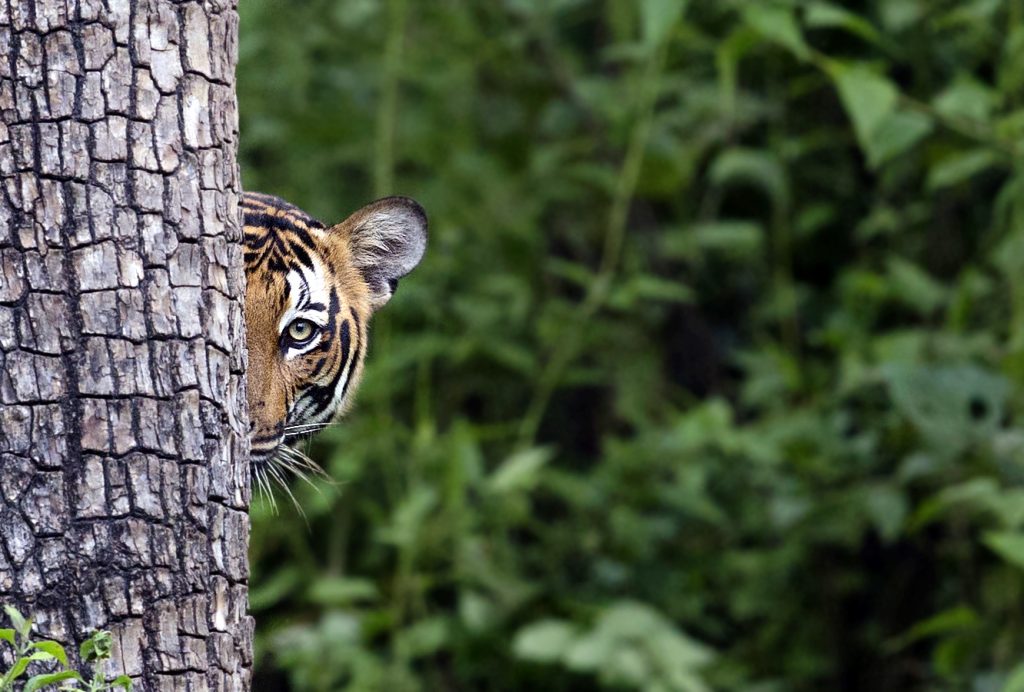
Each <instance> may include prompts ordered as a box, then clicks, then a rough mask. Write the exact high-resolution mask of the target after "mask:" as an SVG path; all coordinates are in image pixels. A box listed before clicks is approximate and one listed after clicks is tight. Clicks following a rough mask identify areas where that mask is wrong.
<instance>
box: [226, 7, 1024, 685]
mask: <svg viewBox="0 0 1024 692" xmlns="http://www.w3.org/2000/svg"><path fill="white" fill-rule="evenodd" d="M240 9H241V12H242V26H241V35H242V42H241V46H240V55H241V61H240V67H239V94H240V104H241V115H242V120H241V145H242V170H243V176H244V180H245V186H246V187H247V188H248V189H254V190H257V189H258V190H263V191H266V192H272V193H276V194H280V195H282V196H284V197H286V198H288V199H290V200H292V201H294V202H296V203H298V204H300V205H302V206H303V207H305V208H306V209H307V210H309V211H310V212H311V213H314V214H316V215H318V216H321V217H323V218H325V219H326V220H338V219H340V218H341V217H342V216H343V215H344V214H346V213H348V212H349V211H351V210H353V209H355V208H357V207H359V206H360V205H362V204H364V203H366V202H367V201H368V200H370V199H371V198H372V197H374V196H379V195H384V194H408V195H411V196H414V197H416V198H417V199H419V200H420V201H421V202H422V203H423V205H424V206H425V207H426V208H427V210H428V211H429V213H430V217H431V244H430V248H429V250H428V253H427V257H426V259H425V261H424V263H423V265H422V266H421V267H420V268H419V269H417V270H416V272H415V273H414V274H413V275H412V276H411V277H409V278H408V279H406V280H404V281H403V282H402V285H401V287H400V288H399V290H398V292H397V294H396V296H395V298H394V300H393V301H392V304H391V305H389V306H388V307H387V308H386V309H385V310H384V311H382V312H381V313H380V315H379V316H377V317H376V318H375V323H374V328H373V344H372V349H371V352H370V354H369V360H368V372H367V376H366V380H365V383H364V386H363V388H362V391H361V393H360V397H359V405H358V406H357V407H356V410H355V411H354V412H353V413H352V414H351V415H350V416H349V418H348V419H347V420H346V421H345V422H344V423H343V424H342V425H341V426H339V427H337V428H334V429H331V430H328V431H327V432H325V433H323V434H321V435H320V437H318V438H317V439H316V440H315V441H314V442H313V443H312V444H311V446H310V447H309V451H310V453H311V454H312V455H313V456H314V457H315V458H317V459H318V460H319V461H320V462H321V463H322V464H323V465H324V467H325V468H326V469H327V470H328V472H329V473H330V474H331V476H332V477H333V478H334V479H336V480H337V481H338V483H337V485H336V486H329V485H322V486H320V487H317V488H316V489H313V488H308V487H297V488H296V493H297V496H298V498H299V501H300V502H301V504H302V505H303V507H304V509H305V513H306V519H303V518H302V517H299V516H297V515H294V514H292V513H288V512H282V514H274V513H272V511H271V510H270V508H269V507H266V506H264V505H262V504H257V505H256V506H255V507H254V509H253V517H254V530H253V541H252V566H253V574H252V592H251V600H252V607H253V611H254V614H255V615H256V618H257V622H258V623H259V627H258V633H257V636H258V648H259V652H258V653H259V660H258V666H259V676H258V679H257V689H263V688H266V689H274V685H275V684H277V685H278V687H281V685H282V684H283V683H285V682H287V683H288V686H290V687H289V688H290V689H294V690H337V689H388V690H399V691H401V690H522V689H544V690H590V689H594V688H595V687H597V686H601V687H603V688H607V689H640V690H699V689H722V690H751V689H756V690H820V689H870V690H914V689H929V690H943V689H948V690H962V689H972V690H999V689H1006V690H1020V689H1024V667H1022V663H1021V661H1022V652H1024V621H1022V620H1021V617H1020V615H1019V614H1020V613H1021V612H1022V609H1024V568H1022V566H1024V410H1022V406H1024V399H1022V395H1021V392H1022V391H1024V388H1022V386H1021V385H1022V384H1024V272H1022V267H1024V2H1021V0H955V1H954V0H935V1H934V2H932V1H928V2H926V1H924V0H870V1H869V0H861V1H858V2H843V3H839V2H821V1H817V0H778V1H774V0H720V1H715V2H712V1H710V0H693V1H691V2H688V3H684V2H674V1H672V0H650V1H644V2H634V1H633V0H606V2H601V3H599V2H593V1H591V2H587V1H586V0H495V1H494V2H474V1H473V0H452V1H450V2H430V3H418V2H417V3H414V2H411V0H388V2H377V1H376V0H347V1H345V2H335V1H332V0H301V1H299V0H297V1H296V2H293V3H287V4H285V3H281V2H277V1H276V0H251V1H249V2H243V3H241V7H240ZM306 521H308V524H307V523H306ZM279 683H280V684H279ZM261 684H262V687H261V686H260V685H261ZM286 687H287V686H286Z"/></svg>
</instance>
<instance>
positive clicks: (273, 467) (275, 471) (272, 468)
mask: <svg viewBox="0 0 1024 692" xmlns="http://www.w3.org/2000/svg"><path fill="white" fill-rule="evenodd" d="M279 466H280V461H279V460H278V458H277V457H276V456H275V457H274V460H273V463H271V464H270V465H269V466H267V470H268V471H269V472H270V474H271V475H272V476H273V477H274V480H275V481H276V482H277V484H278V485H279V486H281V489H282V490H284V491H285V492H286V493H288V497H289V498H291V501H292V504H293V505H295V509H297V510H298V511H299V514H300V515H302V518H303V519H304V520H306V513H305V512H304V511H303V509H302V505H300V504H299V501H298V500H297V499H296V498H295V495H294V494H293V493H292V489H291V488H289V487H288V483H287V481H285V479H284V477H283V476H282V475H281V473H280V470H279ZM306 523H307V524H308V523H309V521H308V520H306Z"/></svg>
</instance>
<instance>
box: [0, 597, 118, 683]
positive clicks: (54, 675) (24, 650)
mask: <svg viewBox="0 0 1024 692" xmlns="http://www.w3.org/2000/svg"><path fill="white" fill-rule="evenodd" d="M4 612H6V613H7V617H8V618H9V619H10V621H11V624H12V625H13V627H11V628H0V641H4V642H7V643H8V644H10V645H11V646H12V647H14V650H15V656H16V658H15V661H14V665H13V666H11V668H10V669H9V670H7V671H6V672H4V673H3V677H0V692H7V691H8V690H13V689H14V682H15V681H16V680H18V679H19V678H20V677H21V676H22V675H24V674H25V671H26V670H27V669H28V666H29V664H30V663H32V662H33V661H56V662H57V663H58V664H59V665H60V670H57V671H54V672H50V673H41V674H39V675H34V676H32V677H30V678H29V679H28V680H27V681H26V682H25V685H24V687H23V688H22V689H23V692H35V690H41V689H44V688H48V687H51V686H53V685H60V687H58V688H57V689H59V690H62V691H63V692H108V691H109V690H114V689H121V690H126V691H127V692H131V689H132V680H131V678H129V677H128V676H127V675H120V676H118V677H117V678H116V679H114V680H113V681H112V682H109V683H108V682H107V681H106V680H105V679H104V677H103V674H102V672H100V671H101V669H102V665H101V664H102V663H103V662H104V661H106V660H107V659H109V658H110V653H111V650H112V649H113V643H114V642H113V638H112V637H111V635H110V632H107V631H103V630H101V631H99V632H95V633H93V635H92V636H91V637H89V638H88V639H86V640H85V641H84V642H82V645H81V646H80V647H79V649H78V654H79V657H80V658H81V660H82V663H86V664H89V665H90V666H91V667H92V668H93V676H92V679H91V680H86V679H85V677H84V676H83V675H82V674H81V673H79V672H78V671H76V670H73V669H72V668H71V666H70V663H69V662H68V655H67V652H65V651H64V647H63V646H61V645H60V644H58V643H57V642H55V641H52V640H43V641H32V620H31V619H30V618H26V617H25V616H24V615H22V614H21V613H20V612H19V611H18V609H17V608H14V607H12V606H4Z"/></svg>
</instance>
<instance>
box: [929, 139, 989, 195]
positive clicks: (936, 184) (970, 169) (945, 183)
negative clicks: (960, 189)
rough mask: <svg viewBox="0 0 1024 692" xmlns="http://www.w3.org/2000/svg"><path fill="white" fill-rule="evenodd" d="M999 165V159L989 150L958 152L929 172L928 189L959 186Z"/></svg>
mask: <svg viewBox="0 0 1024 692" xmlns="http://www.w3.org/2000/svg"><path fill="white" fill-rule="evenodd" d="M998 163H999V159H998V158H997V157H996V155H995V154H994V153H993V152H992V151H990V150H988V149H972V150H969V151H964V152H956V153H954V154H951V155H949V156H946V157H945V158H943V159H942V160H941V161H939V162H938V163H936V164H935V165H934V166H933V167H932V168H931V170H930V171H928V187H929V189H932V190H941V189H943V188H946V187H951V186H953V185H959V184H960V183H963V182H965V181H967V180H970V179H971V178H974V177H975V176H977V175H979V174H981V173H983V172H985V171H986V170H988V169H989V168H992V167H993V166H996V165H998Z"/></svg>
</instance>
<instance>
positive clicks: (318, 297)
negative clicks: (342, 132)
mask: <svg viewBox="0 0 1024 692" xmlns="http://www.w3.org/2000/svg"><path fill="white" fill-rule="evenodd" d="M240 206H241V212H242V226H243V231H244V246H243V249H244V259H245V277H246V289H245V301H244V315H245V327H246V346H247V350H248V377H247V379H248V383H247V384H248V391H247V399H248V404H249V418H250V430H249V442H250V448H251V455H250V470H251V472H252V476H253V478H254V479H255V481H256V482H259V483H260V484H261V489H264V487H263V485H262V484H264V483H266V482H267V480H268V478H269V479H272V480H276V482H278V483H280V484H281V485H282V486H284V487H285V488H286V489H287V486H285V483H284V480H283V478H282V474H281V473H279V471H280V470H281V469H282V468H283V469H284V470H291V471H296V472H297V473H299V475H302V473H301V467H305V468H307V469H310V470H314V471H318V472H319V468H318V467H314V466H313V465H312V462H309V460H308V459H306V458H304V457H302V456H301V455H298V454H296V452H295V450H294V449H292V448H291V446H290V443H291V442H293V441H294V440H295V439H297V438H301V437H305V436H307V435H309V434H311V433H313V432H316V431H318V430H320V429H322V428H324V427H326V426H327V425H328V424H329V423H330V422H331V421H333V420H334V419H335V418H337V417H339V416H341V415H342V414H344V413H345V412H346V411H347V410H348V408H349V407H350V405H351V402H352V398H353V395H354V393H355V391H356V389H357V388H358V386H359V382H360V379H361V378H362V374H363V363H364V359H365V358H366V348H367V339H368V332H369V329H368V327H369V322H370V318H371V316H372V315H373V313H375V312H376V311H377V310H379V309H380V308H381V307H383V306H384V305H385V304H386V303H387V302H388V300H389V299H390V298H391V296H392V295H393V294H394V292H395V289H396V287H397V286H398V281H399V279H401V278H402V277H404V276H406V275H407V274H408V273H409V272H411V271H412V270H413V269H414V268H415V267H416V265H417V264H419V262H420V260H421V259H422V257H423V254H424V252H425V250H426V246H427V215H426V212H424V210H423V207H421V206H420V205H419V204H418V203H417V202H416V201H415V200H412V199H409V198H408V197H386V198H384V199H379V200H377V201H375V202H372V203H370V204H368V205H367V206H365V207H363V208H362V209H359V210H358V211H356V212H355V213H353V214H352V215H351V216H349V217H348V218H347V219H345V220H344V221H342V222H341V223H338V224H335V225H333V226H330V227H328V226H326V225H324V224H323V223H321V222H320V221H318V220H317V219H315V218H313V217H312V216H310V215H309V214H307V213H306V212H304V211H302V210H301V209H299V208H298V207H296V206H294V205H292V204H289V203H288V202H285V201H284V200H282V199H280V198H278V197H274V196H271V195H266V194H262V193H257V192H246V193H243V195H242V196H241V201H240ZM268 492H269V490H268Z"/></svg>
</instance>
